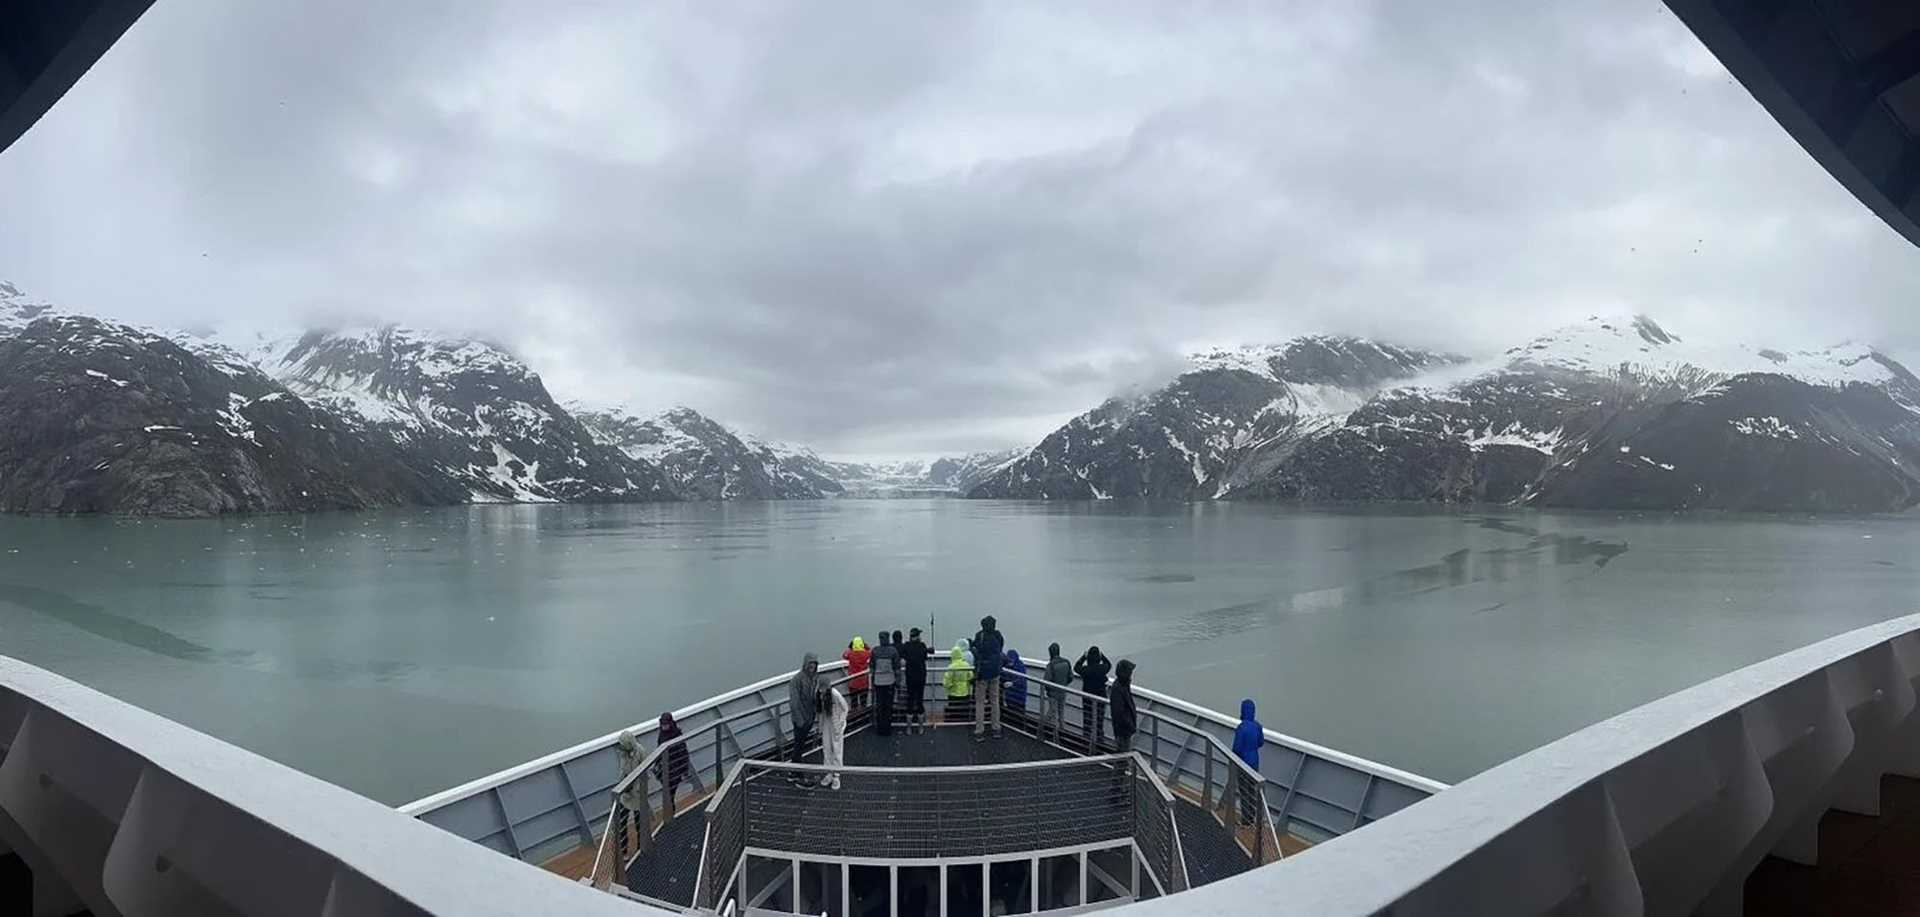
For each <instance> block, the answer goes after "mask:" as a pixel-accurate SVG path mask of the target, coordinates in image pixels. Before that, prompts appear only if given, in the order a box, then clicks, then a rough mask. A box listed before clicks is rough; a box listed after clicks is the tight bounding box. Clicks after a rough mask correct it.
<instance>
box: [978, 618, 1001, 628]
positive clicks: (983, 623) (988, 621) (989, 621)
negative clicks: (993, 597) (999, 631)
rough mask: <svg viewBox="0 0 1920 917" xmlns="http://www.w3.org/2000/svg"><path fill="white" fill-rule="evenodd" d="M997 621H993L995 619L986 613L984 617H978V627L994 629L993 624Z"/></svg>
mask: <svg viewBox="0 0 1920 917" xmlns="http://www.w3.org/2000/svg"><path fill="white" fill-rule="evenodd" d="M998 623H999V622H998V621H995V620H994V619H993V615H987V616H986V617H984V618H981V619H980V629H981V630H993V629H994V625H996V624H998Z"/></svg>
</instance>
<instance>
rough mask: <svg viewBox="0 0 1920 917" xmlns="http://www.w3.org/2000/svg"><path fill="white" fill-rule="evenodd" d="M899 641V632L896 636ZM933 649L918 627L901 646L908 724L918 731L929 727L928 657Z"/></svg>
mask: <svg viewBox="0 0 1920 917" xmlns="http://www.w3.org/2000/svg"><path fill="white" fill-rule="evenodd" d="M893 639H894V642H896V643H898V642H899V640H900V637H899V636H898V632H896V634H895V636H894V638H893ZM932 653H933V651H932V650H929V649H927V644H926V643H925V642H923V641H922V640H921V639H920V628H918V627H916V628H914V629H913V631H912V632H911V635H910V636H909V637H908V638H907V642H906V643H904V644H902V645H901V646H900V661H901V662H903V663H905V664H906V670H907V687H906V697H905V698H904V700H905V701H906V708H907V711H906V712H907V725H909V726H911V727H912V730H913V731H914V732H916V733H919V732H925V731H926V729H927V657H928V656H930V655H932Z"/></svg>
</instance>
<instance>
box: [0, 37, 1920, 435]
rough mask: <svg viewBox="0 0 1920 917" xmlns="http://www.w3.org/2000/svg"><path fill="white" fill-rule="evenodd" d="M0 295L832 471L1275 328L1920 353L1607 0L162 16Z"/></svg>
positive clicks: (31, 209) (85, 121)
mask: <svg viewBox="0 0 1920 917" xmlns="http://www.w3.org/2000/svg"><path fill="white" fill-rule="evenodd" d="M0 278H5V279H11V280H13V281H15V282H16V283H17V284H19V285H20V286H21V288H22V289H23V290H25V291H27V292H29V293H31V294H34V295H35V296H37V297H39V298H43V299H47V300H50V301H53V302H55V303H56V304H59V305H62V306H65V307H69V308H73V309H77V310H82V311H90V312H95V313H99V314H103V315H109V316H113V317H117V318H122V319H126V320H132V321H137V322H143V323H152V324H165V325H191V324H209V323H220V324H233V323H236V322H239V323H243V324H256V325H261V324H264V325H288V324H294V323H306V322H315V321H334V320H340V319H346V318H352V319H361V320H365V319H374V320H390V321H399V322H405V323H409V324H415V325H420V326H424V327H429V328H439V329H444V330H456V331H462V332H469V333H477V334H481V335H483V336H486V337H488V338H489V339H492V340H495V341H497V342H499V343H502V344H504V345H506V346H508V347H509V348H510V349H513V350H514V351H516V352H517V353H519V354H520V355H521V356H522V357H524V358H526V359H527V360H528V361H529V362H530V363H532V364H533V366H534V367H535V368H536V369H537V370H538V371H539V372H540V373H541V374H542V375H543V376H544V378H545V379H546V380H547V383H548V385H549V387H550V388H552V389H553V390H554V392H555V394H556V395H558V396H561V397H573V396H578V397H588V398H592V399H596V400H603V401H626V402H630V403H632V404H634V405H636V406H638V407H642V408H647V407H665V406H668V405H671V404H675V403H684V404H687V405H690V406H693V407H695V408H698V409H700V410H703V411H706V412H708V413H711V414H713V415H715V416H717V417H719V418H721V419H723V420H726V421H729V422H732V423H735V424H738V425H740V426H743V427H745V428H746V429H748V430H751V431H754V432H758V433H761V434H763V435H767V436H770V437H776V438H783V439H790V440H797V441H804V442H808V443H811V444H813V445H815V446H816V447H817V448H819V449H820V450H821V451H823V452H826V453H829V454H851V455H875V456H877V455H907V454H933V453H943V452H952V451H959V450H965V449H972V448H986V447H996V446H1006V445H1015V444H1020V443H1023V442H1027V441H1031V440H1033V439H1037V438H1038V437H1039V436H1040V435H1042V434H1044V433H1045V432H1046V431H1047V430H1048V429H1050V428H1051V427H1052V426H1053V425H1055V424H1057V423H1059V422H1060V421H1062V420H1064V419H1065V418H1067V417H1069V416H1071V415H1073V414H1075V413H1078V412H1079V411H1081V410H1084V409H1086V408H1087V407H1089V406H1091V405H1092V404H1094V403H1096V402H1097V401H1099V400H1100V399H1101V398H1102V397H1104V396H1106V395H1108V394H1110V393H1113V392H1115V391H1117V390H1121V389H1123V388H1125V387H1127V386H1128V385H1130V384H1135V383H1137V382H1139V381H1142V380H1148V379H1154V378H1157V377H1159V376H1161V375H1163V374H1165V373H1167V372H1168V371H1169V367H1171V366H1172V365H1174V359H1175V355H1177V354H1179V353H1181V352H1183V351H1185V350H1187V349H1190V348H1192V347H1195V346H1198V345H1205V344H1214V343H1229V342H1240V341H1265V340H1275V339H1280V338H1283V337H1286V336H1289V335H1292V334H1297V333H1302V332H1308V331H1333V332H1351V333H1359V334H1368V335H1374V336H1379V337H1383V338H1387V339H1391V340H1395V341H1399V342H1403V343H1409V344H1416V345H1427V346H1440V347H1447V348H1451V349H1456V350H1460V351H1464V352H1467V353H1473V354H1483V353H1488V352H1494V351H1498V350H1499V349H1503V348H1505V347H1507V346H1510V345H1512V344H1515V343H1519V342H1520V340H1522V339H1524V338H1525V337H1526V336H1527V335H1529V334H1531V333H1533V332H1536V331H1540V330H1544V329H1546V328H1549V327H1551V326H1553V325H1556V324H1559V323H1562V322H1564V321H1567V320H1570V319H1574V318H1578V317H1581V316H1584V315H1587V314H1590V313H1594V312H1614V313H1618V312H1631V311H1640V312H1646V313H1648V314H1650V315H1653V316H1654V317H1655V318H1657V319H1658V320H1660V321H1661V322H1662V323H1663V324H1666V325H1668V326H1669V327H1670V328H1672V329H1673V330H1675V331H1677V332H1679V333H1682V334H1694V335H1715V334H1732V335H1737V336H1739V337H1742V338H1747V339H1754V340H1759V341H1762V342H1765V343H1772V344H1775V345H1786V346H1790V347H1791V346H1802V345H1812V344H1827V343H1834V342H1836V341H1838V340H1839V339H1843V338H1856V339H1867V340H1872V341H1875V342H1877V343H1879V344H1880V345H1881V346H1882V347H1884V348H1886V349H1887V350H1889V351H1890V352H1892V353H1894V354H1895V355H1898V356H1900V357H1902V358H1903V359H1907V360H1911V361H1915V362H1920V360H1916V358H1920V309H1916V308H1914V305H1915V303H1916V301H1917V297H1916V293H1920V251H1915V250H1914V249H1913V247H1912V246H1910V245H1909V244H1908V243H1906V242H1905V241H1903V240H1901V239H1900V238H1899V237H1898V236H1897V235H1895V234H1894V233H1893V232H1892V231H1891V230H1889V229H1887V228H1886V227H1885V226H1884V225H1883V224H1882V223H1880V222H1879V221H1878V220H1877V219H1876V218H1874V217H1873V216H1872V215H1871V214H1870V213H1868V211H1867V210H1866V209H1865V207H1863V206H1862V205H1860V204H1859V203H1858V202H1856V201H1855V200H1854V199H1853V198H1852V197H1850V196H1849V195H1847V194H1846V193H1845V192H1844V191H1843V190H1842V189H1841V188H1840V187H1839V185H1838V184H1837V183H1836V182H1834V181H1833V179H1832V178H1830V177H1829V176H1828V175H1827V174H1826V173H1825V172H1824V171H1823V170H1821V169H1820V167H1819V166H1818V165H1816V164H1815V163H1814V162H1813V160H1812V159H1811V158H1810V157H1808V156H1807V155H1806V154H1805V153H1804V152H1803V151H1802V150H1801V149H1800V148H1799V147H1798V146H1797V145H1796V144H1794V142H1793V141H1792V140H1791V139H1790V138H1788V137H1787V135H1786V134H1785V133H1784V132H1783V131H1782V130H1781V129H1780V128H1779V127H1778V125H1776V124H1775V123H1774V122H1773V121H1772V120H1771V119H1770V118H1769V117H1768V116H1767V115H1766V113H1765V112H1764V111H1763V110H1762V109H1761V108H1760V107H1759V105H1758V104H1757V103H1755V102H1754V101H1753V100H1752V99H1751V97H1749V96H1748V95H1747V94H1746V92H1745V91H1744V90H1743V89H1741V88H1740V87H1739V86H1738V85H1737V84H1735V83H1734V82H1733V81H1732V80H1731V79H1730V78H1729V77H1728V76H1727V74H1726V73H1725V71H1724V70H1723V69H1722V68H1721V67H1720V65H1719V64H1718V62H1717V61H1716V60H1714V58H1713V57H1712V56H1711V55H1710V54H1709V53H1708V52H1707V51H1706V50H1705V49H1704V48H1702V47H1701V46H1700V45H1699V43H1698V42H1697V41H1696V40H1695V39H1694V38H1693V37H1692V35H1691V33H1689V32H1688V31H1687V30H1686V29H1685V27H1683V26H1682V25H1680V24H1679V22H1678V21H1677V20H1675V19H1674V18H1673V16H1672V15H1671V14H1670V13H1668V12H1667V10H1666V8H1665V6H1664V5H1662V4H1661V3H1659V2H1655V0H1644V2H1633V3H1619V2H1574V3H1557V4H1543V3H1534V2H1510V3H1491V2H1489V3H1441V2H1433V0H1409V2H1404V3H1362V2H1353V0H1338V2H1331V0H1329V2H1319V3H1311V4H1308V3H1282V2H1259V3H1222V4H1202V3H1182V4H1169V3H1140V4H1132V3H1119V2H1113V0H1100V2H1085V3H1078V4H1052V3H1032V2H999V3H992V4H973V3H968V2H942V3H937V4H936V3H896V2H876V3H871V4H856V3H849V2H840V0H836V2H832V3H791V4H788V3H774V2H751V3H750V2H740V3H712V2H689V3H670V2H665V0H649V2H630V0H628V2H618V3H607V4H599V5H587V4H579V5H570V6H566V7H564V8H555V6H552V5H548V4H532V3H504V2H500V3H484V2H479V0H462V2H459V3H446V4H435V3H428V2H420V0H408V2H403V3H392V2H379V3H360V2H338V0H336V2H328V3H311V2H295V0H286V2H237V0H236V2H204V0H164V2H161V3H157V4H155V5H154V7H153V9H152V10H151V11H150V12H149V13H147V15H146V16H145V17H144V18H143V19H142V20H141V21H140V22H139V23H138V24H137V25H136V26H135V27H134V28H133V30H132V31H131V32H130V33H128V35H127V36H126V38H124V39H123V40H122V41H121V42H120V43H119V45H117V46H116V47H114V48H113V50H111V51H110V52H109V53H108V54H107V55H106V57H105V58H103V59H102V60H101V62H100V63H99V64H98V65H97V66H95V67H94V68H93V70H92V71H91V72H90V73H89V74H88V75H87V76H86V77H85V78H84V79H83V80H81V82H80V83H79V85H78V86H76V87H75V88H74V90H73V91H72V92H71V93H69V94H68V96H67V97H66V98H65V99H64V100H62V101H61V102H60V103H59V104H58V105H56V106H55V107H54V109H53V110H52V111H51V112H50V113H49V114H48V115H47V117H46V118H45V119H44V120H42V121H41V123H40V124H39V126H38V127H36V128H35V129H34V130H32V131H30V132H29V133H28V134H27V136H26V137H25V138H24V139H22V140H21V141H20V142H19V143H17V144H16V145H15V146H14V147H12V148H11V149H9V150H8V151H6V152H5V153H0Z"/></svg>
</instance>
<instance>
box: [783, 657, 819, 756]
mask: <svg viewBox="0 0 1920 917" xmlns="http://www.w3.org/2000/svg"><path fill="white" fill-rule="evenodd" d="M819 696H820V657H819V656H817V655H814V654H813V653H808V654H807V655H806V656H804V657H802V658H801V660H800V671H798V672H795V673H793V678H792V679H791V680H789V681H788V682H787V722H788V723H791V724H792V725H793V751H792V753H791V755H790V756H789V757H788V758H787V760H789V761H792V762H793V763H795V764H798V763H800V756H801V755H803V754H805V753H806V748H807V739H809V738H811V737H812V735H813V726H814V719H815V714H816V712H817V708H816V707H815V704H817V703H818V702H819V700H818V698H819ZM788 779H789V780H792V781H793V782H795V783H801V782H805V781H804V780H803V779H802V778H801V776H800V775H799V774H797V773H794V774H789V775H788Z"/></svg>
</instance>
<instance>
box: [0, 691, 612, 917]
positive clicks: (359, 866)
mask: <svg viewBox="0 0 1920 917" xmlns="http://www.w3.org/2000/svg"><path fill="white" fill-rule="evenodd" d="M0 867H3V868H0V872H4V873H5V879H4V880H0V913H6V914H16V913H18V914H27V913H34V914H75V913H93V914H99V915H122V914H124V915H146V914H391V915H408V914H474V915H505V914H550V913H559V914H568V915H609V917H617V915H621V914H631V912H632V908H630V907H628V906H626V905H624V904H622V903H620V902H617V901H614V900H613V899H612V898H610V897H609V896H606V895H602V894H598V893H596V892H593V891H592V890H589V889H585V888H581V887H579V886H577V885H572V884H569V883H567V882H563V881H560V880H558V879H556V878H555V877H553V876H552V875H550V874H547V873H544V872H541V871H540V870H537V869H534V868H532V867H530V866H527V865H525V864H522V863H512V862H508V861H506V860H503V859H501V858H500V857H498V856H495V855H494V854H493V853H490V852H488V851H486V850H483V849H481V848H479V847H476V846H474V845H473V844H471V843H468V842H466V841H464V840H462V839H460V838H458V837H456V836H453V835H451V834H448V833H447V832H445V831H442V830H439V829H437V828H434V827H431V826H429V825H425V824H422V823H421V822H420V821H419V820H417V819H413V818H408V817H406V816H405V815H402V814H401V813H398V812H395V811H394V810H393V809H392V808H390V807H388V806H385V805H382V804H380V803H378V802H375V801H374V800H371V799H368V798H366V797H364V796H361V795H358V794H356V793H353V792H351V791H348V790H345V789H342V788H340V787H337V786H334V785H333V784H330V783H327V782H325V781H323V780H319V779H317V778H314V777H310V776H308V775H306V774H303V773H300V772H299V771H296V770H294V769H293V768H290V767H287V766H286V765H283V764H279V763H277V762H274V761H271V760H268V759H266V758H263V757H261V756H259V755H256V754H254V753H252V752H249V751H246V750H244V749H241V748H238V747H235V746H233V745H230V744H228V743H226V742H223V741H221V740H219V739H216V738H214V737H212V736H209V735H206V734H204V733H200V732H196V731H194V730H193V729H190V728H188V727H186V726H183V725H181V724H179V723H176V722H174V721H172V720H169V719H166V718H164V717H162V716H159V715H157V714H154V713H150V712H148V711H145V710H142V709H139V708H138V707H134V706H132V705H130V704H127V703H125V702H122V701H119V700H116V699H114V698H112V697H108V696H106V695H105V694H102V693H100V692H98V691H95V690H93V689H91V688H88V687H85V686H84V685H80V684H76V683H75V682H73V681H70V680H68V679H66V678H62V677H60V676H58V675H55V674H53V673H51V672H47V671H44V670H42V669H39V668H36V667H34V666H31V665H28V664H26V663H24V662H19V661H17V660H14V659H9V658H6V657H4V656H0ZM23 873H24V874H23Z"/></svg>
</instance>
